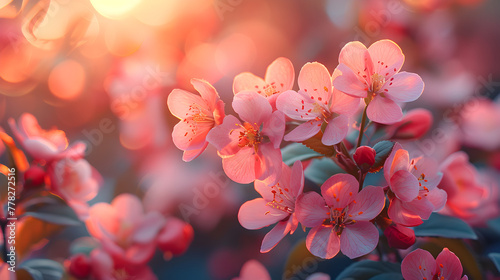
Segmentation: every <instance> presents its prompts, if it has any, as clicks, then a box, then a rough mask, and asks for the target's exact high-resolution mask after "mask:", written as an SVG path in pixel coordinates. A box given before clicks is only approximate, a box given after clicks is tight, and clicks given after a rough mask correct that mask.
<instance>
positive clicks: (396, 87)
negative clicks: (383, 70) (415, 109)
mask: <svg viewBox="0 0 500 280" xmlns="http://www.w3.org/2000/svg"><path fill="white" fill-rule="evenodd" d="M423 91H424V81H422V78H420V76H419V75H417V74H415V73H408V72H401V73H397V74H396V75H394V76H393V77H392V78H390V79H389V80H388V81H387V82H386V83H385V84H384V86H383V87H382V88H381V89H380V92H383V93H384V95H385V96H387V98H389V99H391V100H393V101H396V102H410V101H415V100H416V99H417V98H419V97H420V95H422V92H423Z"/></svg>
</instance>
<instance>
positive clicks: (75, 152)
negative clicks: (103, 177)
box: [9, 113, 86, 162]
mask: <svg viewBox="0 0 500 280" xmlns="http://www.w3.org/2000/svg"><path fill="white" fill-rule="evenodd" d="M9 125H10V127H11V129H12V132H13V133H14V135H15V136H16V138H17V140H18V141H19V142H21V145H22V146H23V147H24V149H25V150H26V152H27V153H28V154H29V155H31V156H32V157H33V158H34V159H36V160H44V161H47V162H50V161H52V160H56V159H60V158H63V157H66V156H71V157H75V158H81V157H83V156H84V153H85V149H86V146H85V144H83V143H80V142H76V143H74V144H73V145H72V146H71V147H68V139H67V138H66V134H65V133H64V131H62V130H57V129H51V130H44V129H42V128H41V127H40V125H39V124H38V121H37V120H36V118H35V117H34V116H33V115H31V114H27V113H25V114H23V115H21V117H20V118H19V126H17V125H16V123H15V121H14V120H13V119H9Z"/></svg>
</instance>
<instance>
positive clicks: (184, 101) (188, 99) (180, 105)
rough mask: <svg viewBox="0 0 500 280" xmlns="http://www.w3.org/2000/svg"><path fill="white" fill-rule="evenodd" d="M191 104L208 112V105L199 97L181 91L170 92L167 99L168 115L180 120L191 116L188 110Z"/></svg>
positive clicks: (190, 111)
mask: <svg viewBox="0 0 500 280" xmlns="http://www.w3.org/2000/svg"><path fill="white" fill-rule="evenodd" d="M193 104H196V106H198V107H199V108H201V109H202V110H205V111H207V112H210V110H209V106H208V104H207V103H206V102H205V100H203V98H201V96H199V95H196V94H193V93H191V92H188V91H185V90H182V89H174V90H172V92H171V93H170V94H169V96H168V99H167V105H168V109H169V110H170V113H172V115H174V116H176V117H177V118H179V119H181V120H183V119H185V118H186V117H188V116H190V115H192V114H193V112H192V110H190V109H191V107H192V105H193ZM207 115H208V114H207ZM210 115H211V112H210Z"/></svg>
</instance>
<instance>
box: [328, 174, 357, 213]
mask: <svg viewBox="0 0 500 280" xmlns="http://www.w3.org/2000/svg"><path fill="white" fill-rule="evenodd" d="M358 188H359V183H358V180H356V178H354V176H352V175H350V174H343V173H339V174H335V175H333V176H332V177H330V178H328V180H326V181H325V183H323V185H322V186H321V195H322V196H323V198H324V199H325V202H326V204H327V205H328V206H331V207H333V208H338V209H344V208H345V207H346V206H347V205H348V204H349V203H351V202H352V201H353V200H354V199H355V198H356V195H357V194H358Z"/></svg>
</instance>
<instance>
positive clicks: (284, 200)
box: [266, 183, 295, 214]
mask: <svg viewBox="0 0 500 280" xmlns="http://www.w3.org/2000/svg"><path fill="white" fill-rule="evenodd" d="M271 192H272V193H273V200H272V201H270V202H268V203H267V204H266V205H268V206H271V207H272V208H275V209H279V210H281V211H283V212H286V213H289V214H292V213H293V211H294V210H295V202H294V201H295V200H294V199H293V196H292V194H291V193H290V190H289V189H288V188H287V187H284V188H282V187H281V186H280V183H278V184H276V185H274V186H272V187H271ZM267 213H268V212H267ZM267 213H266V214H267Z"/></svg>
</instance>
